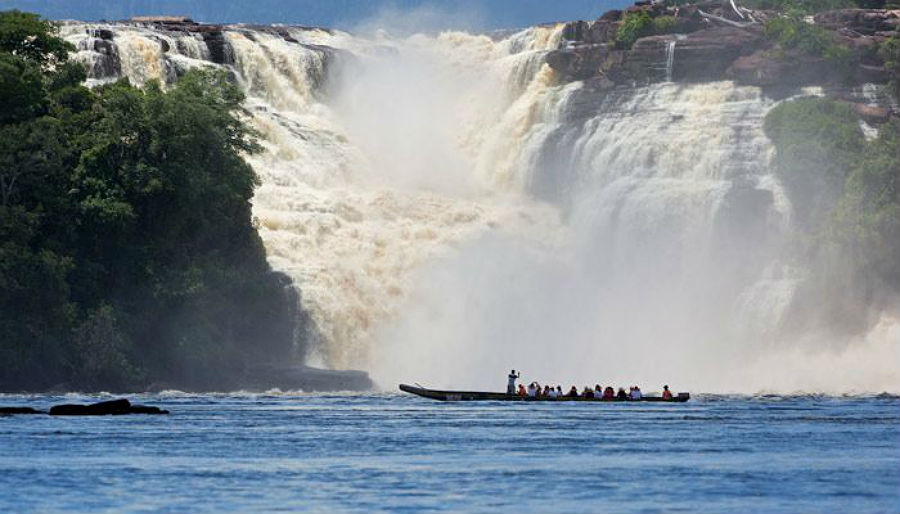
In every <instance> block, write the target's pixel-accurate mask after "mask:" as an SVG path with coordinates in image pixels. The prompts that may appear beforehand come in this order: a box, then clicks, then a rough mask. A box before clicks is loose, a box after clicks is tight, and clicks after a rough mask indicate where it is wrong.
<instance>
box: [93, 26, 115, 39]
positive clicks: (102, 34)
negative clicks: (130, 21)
mask: <svg viewBox="0 0 900 514" xmlns="http://www.w3.org/2000/svg"><path fill="white" fill-rule="evenodd" d="M88 34H89V35H90V36H91V37H95V38H97V39H106V40H111V39H112V38H113V31H111V30H109V29H89V30H88Z"/></svg>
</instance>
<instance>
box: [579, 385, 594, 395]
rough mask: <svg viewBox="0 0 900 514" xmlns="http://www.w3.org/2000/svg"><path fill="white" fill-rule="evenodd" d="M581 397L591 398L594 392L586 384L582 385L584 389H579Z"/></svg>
mask: <svg viewBox="0 0 900 514" xmlns="http://www.w3.org/2000/svg"><path fill="white" fill-rule="evenodd" d="M581 397H582V398H593V397H594V392H593V391H591V388H590V387H588V386H584V389H583V390H582V391H581Z"/></svg>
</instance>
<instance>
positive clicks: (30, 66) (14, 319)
mask: <svg viewBox="0 0 900 514" xmlns="http://www.w3.org/2000/svg"><path fill="white" fill-rule="evenodd" d="M69 50H70V45H68V44H67V43H65V42H64V41H62V40H60V39H59V38H58V37H57V36H56V35H55V28H54V27H53V26H52V25H51V24H50V23H49V22H47V21H44V20H41V19H40V18H39V17H37V16H35V15H31V14H25V13H19V12H16V11H11V12H5V13H2V15H0V93H3V96H2V98H0V104H2V106H3V110H2V111H0V358H3V362H4V363H7V364H8V365H7V366H4V367H2V368H0V390H19V389H40V388H45V387H49V386H51V385H54V384H59V383H68V384H69V387H79V388H87V389H123V388H125V389H127V388H136V387H141V384H146V382H148V381H166V382H169V383H170V384H173V385H175V386H176V387H178V386H180V387H204V388H217V387H235V386H238V385H239V383H238V382H235V381H234V378H233V377H240V376H242V374H243V373H244V372H245V371H246V368H247V367H248V366H252V365H253V364H254V363H260V362H265V361H268V360H274V361H282V362H283V361H284V360H285V359H287V358H290V356H291V354H292V351H293V346H294V341H293V325H294V317H295V312H294V310H295V308H296V297H295V296H294V295H293V294H291V288H290V284H289V283H288V282H286V281H285V280H284V278H283V277H281V276H279V275H277V274H274V273H273V272H272V271H271V269H270V268H269V266H268V264H267V263H266V258H265V251H264V249H263V246H262V242H261V240H260V238H259V235H258V234H257V232H256V228H255V227H254V225H253V223H252V217H251V209H250V199H251V197H252V195H253V190H254V187H255V186H256V185H257V183H258V179H257V177H256V175H255V174H254V172H253V170H252V168H251V167H250V166H249V165H248V164H247V162H246V161H245V160H244V155H246V154H248V153H252V152H254V151H257V150H258V148H259V146H258V144H257V143H256V141H255V138H256V134H255V133H254V132H253V131H252V130H251V129H250V128H249V127H248V126H247V125H246V123H245V122H244V113H243V110H242V107H241V103H242V101H243V95H242V94H241V92H240V90H239V89H238V88H237V87H236V86H235V85H234V84H232V83H231V82H230V81H229V79H228V77H227V75H226V74H225V73H223V72H221V71H211V70H203V69H200V70H194V71H191V72H188V73H187V74H186V75H184V77H182V78H181V79H180V80H179V81H178V82H177V83H175V84H172V85H169V86H167V87H165V88H164V87H163V86H162V85H161V84H156V83H151V84H149V85H147V86H146V87H145V88H144V89H138V88H135V87H132V86H131V85H130V84H128V82H127V81H120V82H117V83H115V84H110V85H107V86H104V87H100V88H98V89H96V90H89V89H87V88H85V87H84V86H83V84H82V83H83V81H84V79H85V71H84V69H83V67H81V66H80V65H79V64H77V63H75V62H71V61H67V60H66V56H67V52H68V51H69Z"/></svg>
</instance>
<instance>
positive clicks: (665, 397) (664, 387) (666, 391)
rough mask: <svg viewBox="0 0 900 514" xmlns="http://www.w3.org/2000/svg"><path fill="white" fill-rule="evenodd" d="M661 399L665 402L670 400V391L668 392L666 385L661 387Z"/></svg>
mask: <svg viewBox="0 0 900 514" xmlns="http://www.w3.org/2000/svg"><path fill="white" fill-rule="evenodd" d="M663 398H664V399H666V400H671V399H672V391H669V386H667V385H664V386H663Z"/></svg>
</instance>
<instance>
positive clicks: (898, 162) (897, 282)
mask: <svg viewBox="0 0 900 514" xmlns="http://www.w3.org/2000/svg"><path fill="white" fill-rule="evenodd" d="M832 235H833V237H834V238H835V239H837V240H838V241H840V242H841V244H842V246H843V247H844V248H845V249H846V251H847V252H848V253H849V254H851V255H852V256H853V260H854V262H856V263H857V265H858V267H859V268H860V269H861V270H864V272H865V275H866V277H867V279H868V280H870V281H873V282H875V281H877V282H880V283H882V284H886V285H889V286H890V287H891V288H892V289H893V290H894V291H900V122H898V121H897V120H893V121H892V122H890V123H888V124H885V125H883V126H882V127H881V129H880V130H879V134H878V138H877V139H875V140H873V141H871V142H869V143H868V144H867V145H866V149H865V151H864V152H863V153H862V154H861V155H860V156H859V160H858V161H857V162H855V163H854V165H853V167H852V171H851V173H850V174H849V175H848V176H847V181H846V187H845V192H844V196H843V198H842V199H841V202H840V204H839V206H838V209H837V212H836V217H835V226H834V229H833V231H832Z"/></svg>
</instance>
